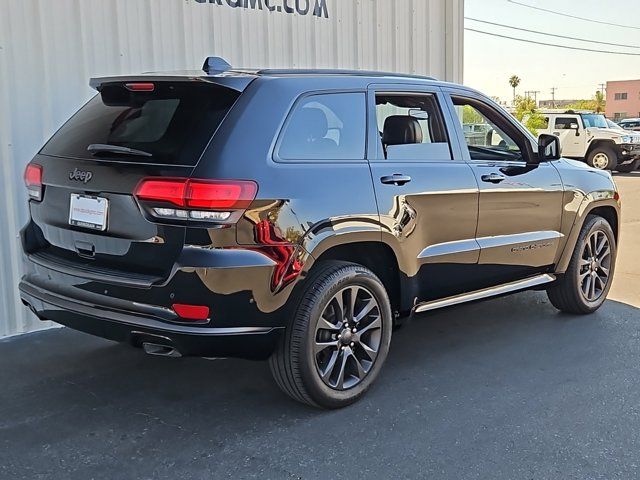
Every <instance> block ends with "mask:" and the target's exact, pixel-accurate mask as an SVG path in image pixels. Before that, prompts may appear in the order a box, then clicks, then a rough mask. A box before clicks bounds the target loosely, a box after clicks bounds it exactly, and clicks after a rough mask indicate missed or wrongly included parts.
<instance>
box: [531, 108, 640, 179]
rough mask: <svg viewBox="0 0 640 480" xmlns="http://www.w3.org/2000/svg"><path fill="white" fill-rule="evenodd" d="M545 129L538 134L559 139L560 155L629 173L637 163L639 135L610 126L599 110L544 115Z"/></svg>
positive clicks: (606, 168)
mask: <svg viewBox="0 0 640 480" xmlns="http://www.w3.org/2000/svg"><path fill="white" fill-rule="evenodd" d="M544 116H545V118H546V120H547V122H548V125H547V128H544V129H540V130H538V131H539V133H547V134H553V135H556V136H558V137H559V138H560V143H561V145H562V155H563V156H564V157H567V158H573V159H576V160H583V161H585V162H586V163H587V164H589V165H590V166H592V167H595V168H598V169H601V170H618V171H619V172H631V171H634V170H636V169H637V168H638V166H640V134H635V133H632V132H626V133H622V132H621V131H620V130H618V129H612V128H611V127H610V126H609V125H608V124H607V119H606V118H605V116H604V115H602V114H599V113H576V112H574V111H571V110H569V111H567V112H564V113H546V114H544Z"/></svg>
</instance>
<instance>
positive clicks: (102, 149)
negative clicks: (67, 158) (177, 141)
mask: <svg viewBox="0 0 640 480" xmlns="http://www.w3.org/2000/svg"><path fill="white" fill-rule="evenodd" d="M87 151H88V152H91V153H93V154H96V153H119V154H120V155H136V156H138V157H153V154H151V153H149V152H145V151H143V150H136V149H135V148H127V147H120V146H118V145H106V144H103V143H92V144H91V145H89V146H88V147H87Z"/></svg>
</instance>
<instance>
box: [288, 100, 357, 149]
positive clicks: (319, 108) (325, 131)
mask: <svg viewBox="0 0 640 480" xmlns="http://www.w3.org/2000/svg"><path fill="white" fill-rule="evenodd" d="M365 131H366V102H365V94H364V93H331V94H322V95H311V96H309V97H306V98H304V99H303V100H302V101H301V102H299V103H298V104H297V105H296V107H295V110H294V111H293V113H292V115H291V117H290V118H289V121H288V122H287V124H286V127H285V130H284V132H283V135H282V140H281V144H280V148H279V151H278V155H279V157H280V158H282V159H285V160H363V159H364V156H365V140H366V134H365Z"/></svg>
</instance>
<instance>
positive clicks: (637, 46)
mask: <svg viewBox="0 0 640 480" xmlns="http://www.w3.org/2000/svg"><path fill="white" fill-rule="evenodd" d="M464 18H465V19H466V20H473V21H474V22H480V23H486V24H488V25H495V26H496V27H503V28H510V29H511V30H519V31H521V32H528V33H537V34H540V35H547V36H549V37H557V38H565V39H567V40H577V41H579V42H590V43H599V44H600V45H611V46H614V47H626V48H640V45H625V44H624V43H609V42H601V41H599V40H589V39H587V38H577V37H570V36H567V35H558V34H555V33H547V32H540V31H539V30H529V29H528V28H521V27H513V26H511V25H505V24H503V23H496V22H489V21H488V20H480V19H478V18H471V17H464Z"/></svg>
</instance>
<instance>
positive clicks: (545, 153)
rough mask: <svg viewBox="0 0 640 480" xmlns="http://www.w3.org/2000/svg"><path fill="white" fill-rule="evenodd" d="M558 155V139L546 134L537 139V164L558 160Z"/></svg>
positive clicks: (559, 150) (559, 151)
mask: <svg viewBox="0 0 640 480" xmlns="http://www.w3.org/2000/svg"><path fill="white" fill-rule="evenodd" d="M560 153H561V149H560V139H559V138H558V137H556V136H555V135H548V134H546V133H543V134H542V135H540V137H538V162H547V161H550V160H558V159H559V158H560Z"/></svg>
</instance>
